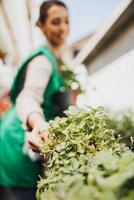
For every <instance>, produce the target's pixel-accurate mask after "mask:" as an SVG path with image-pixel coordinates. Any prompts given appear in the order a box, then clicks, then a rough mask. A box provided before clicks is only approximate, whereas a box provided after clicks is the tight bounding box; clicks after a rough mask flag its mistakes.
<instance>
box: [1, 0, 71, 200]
mask: <svg viewBox="0 0 134 200" xmlns="http://www.w3.org/2000/svg"><path fill="white" fill-rule="evenodd" d="M37 25H38V26H39V28H40V29H41V31H42V32H43V34H44V35H45V36H46V38H47V45H42V46H40V47H39V48H37V49H35V50H34V51H33V52H32V53H31V54H30V55H29V56H27V58H26V59H25V60H24V61H23V63H22V64H21V66H20V68H19V70H18V73H17V75H16V77H15V80H14V83H13V85H12V89H11V92H10V95H11V100H12V103H13V106H12V107H11V109H10V110H9V111H8V112H7V113H6V114H5V115H4V116H3V118H2V119H1V127H0V128H1V132H0V158H1V159H0V184H2V185H3V186H6V187H10V188H11V190H12V195H13V198H14V199H15V200H22V199H23V200H24V199H25V200H33V199H35V191H36V183H37V180H38V179H39V176H38V175H39V174H41V166H42V165H41V163H40V162H39V161H35V162H33V161H32V160H31V159H30V158H29V156H28V155H25V154H24V153H23V149H24V146H25V147H26V148H32V149H33V150H34V151H37V150H39V148H40V143H41V142H42V140H47V136H46V135H45V133H44V132H45V130H47V128H48V124H47V122H48V121H49V120H51V119H53V118H55V117H56V116H60V115H62V114H63V111H64V110H65V109H66V108H67V107H68V106H69V105H70V104H71V99H69V98H65V96H66V95H67V94H66V93H65V90H63V88H64V82H65V81H64V77H63V74H62V72H61V64H63V62H62V60H61V49H62V47H63V45H64V44H65V41H66V38H67V36H68V33H69V14H68V9H67V7H66V5H65V4H64V3H62V2H61V1H58V0H51V1H45V2H43V4H42V5H41V7H40V16H39V19H38V21H37ZM61 93H62V95H59V94H61ZM64 93H65V96H64ZM58 96H60V97H61V96H63V99H64V100H65V101H66V102H64V103H63V101H61V100H60V101H57V99H56V100H55V97H56V98H57V97H58ZM57 102H58V103H57ZM59 102H62V105H61V104H59ZM63 105H64V106H63ZM22 127H25V130H24V128H22ZM26 130H27V131H30V132H31V133H30V134H29V136H28V137H26ZM25 138H28V140H27V141H26V142H25ZM25 152H26V151H25ZM5 158H6V159H5ZM16 167H17V170H16Z"/></svg>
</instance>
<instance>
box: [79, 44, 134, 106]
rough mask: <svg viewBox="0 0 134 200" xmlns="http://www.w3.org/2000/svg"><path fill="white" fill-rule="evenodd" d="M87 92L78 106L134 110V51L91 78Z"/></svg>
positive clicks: (80, 99)
mask: <svg viewBox="0 0 134 200" xmlns="http://www.w3.org/2000/svg"><path fill="white" fill-rule="evenodd" d="M131 42H133V41H131ZM87 90H88V91H87V93H86V95H85V96H83V97H81V98H79V99H78V105H80V106H82V105H89V106H99V105H101V106H104V107H107V108H109V109H111V110H125V109H129V108H130V109H133V110H134V49H133V50H131V51H129V52H127V53H125V54H123V55H122V56H120V57H118V58H117V59H115V60H114V61H113V62H111V63H110V64H108V65H106V66H105V67H104V68H102V69H101V70H99V71H97V72H95V73H93V74H92V75H91V76H89V80H88V84H87Z"/></svg>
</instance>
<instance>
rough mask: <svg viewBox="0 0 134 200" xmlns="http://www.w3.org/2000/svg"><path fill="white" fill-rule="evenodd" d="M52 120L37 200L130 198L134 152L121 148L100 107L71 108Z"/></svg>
mask: <svg viewBox="0 0 134 200" xmlns="http://www.w3.org/2000/svg"><path fill="white" fill-rule="evenodd" d="M65 114H66V117H64V118H59V117H57V118H56V119H55V120H54V121H50V123H49V130H48V132H47V134H48V141H47V142H45V143H44V144H43V145H42V149H41V152H42V154H43V155H44V158H45V162H44V177H42V178H41V180H40V181H39V183H38V191H37V199H38V200H107V199H109V200H131V199H132V197H134V193H133V187H132V185H133V184H134V154H133V152H131V151H130V150H128V149H127V148H126V147H125V146H122V145H120V143H119V141H118V138H115V137H114V134H115V132H114V130H113V129H110V128H109V123H110V119H109V117H108V116H107V115H106V114H105V112H104V110H103V109H102V108H100V107H99V108H96V109H92V108H90V109H88V110H86V111H85V110H82V109H78V108H76V107H73V106H72V107H70V108H69V109H68V110H67V111H66V112H65Z"/></svg>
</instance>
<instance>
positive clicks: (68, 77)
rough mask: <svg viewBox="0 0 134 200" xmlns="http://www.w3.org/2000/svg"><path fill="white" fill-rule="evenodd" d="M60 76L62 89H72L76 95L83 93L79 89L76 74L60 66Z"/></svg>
mask: <svg viewBox="0 0 134 200" xmlns="http://www.w3.org/2000/svg"><path fill="white" fill-rule="evenodd" d="M60 71H61V73H62V76H63V77H64V89H65V90H68V89H73V90H76V91H77V92H78V93H82V92H84V91H83V89H82V88H81V85H80V83H79V81H78V80H77V77H76V74H75V73H74V72H73V71H72V70H71V69H70V68H69V67H68V66H67V65H64V64H62V65H61V67H60Z"/></svg>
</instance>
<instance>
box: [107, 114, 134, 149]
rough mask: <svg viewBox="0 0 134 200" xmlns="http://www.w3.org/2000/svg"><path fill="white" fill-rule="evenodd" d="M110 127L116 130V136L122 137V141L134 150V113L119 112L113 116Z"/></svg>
mask: <svg viewBox="0 0 134 200" xmlns="http://www.w3.org/2000/svg"><path fill="white" fill-rule="evenodd" d="M110 127H111V128H112V129H114V130H115V135H120V136H121V138H122V141H123V142H124V143H126V144H127V145H128V146H130V147H132V148H133V138H134V113H133V112H132V111H126V112H118V113H116V115H113V117H112V118H111V121H110Z"/></svg>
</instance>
